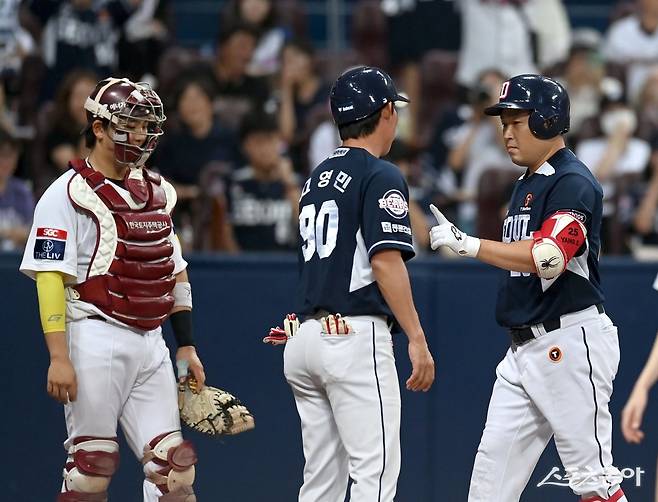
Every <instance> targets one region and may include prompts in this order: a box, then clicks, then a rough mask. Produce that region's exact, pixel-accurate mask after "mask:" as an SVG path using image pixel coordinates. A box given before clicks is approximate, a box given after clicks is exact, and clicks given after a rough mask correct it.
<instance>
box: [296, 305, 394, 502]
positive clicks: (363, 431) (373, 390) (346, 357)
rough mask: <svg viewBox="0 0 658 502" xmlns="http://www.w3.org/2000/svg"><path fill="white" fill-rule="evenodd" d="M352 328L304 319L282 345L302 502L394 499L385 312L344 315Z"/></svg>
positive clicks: (390, 348) (390, 361)
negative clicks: (300, 446)
mask: <svg viewBox="0 0 658 502" xmlns="http://www.w3.org/2000/svg"><path fill="white" fill-rule="evenodd" d="M345 319H346V320H347V322H348V323H349V324H350V325H351V326H352V328H353V330H354V333H353V334H348V335H327V334H323V333H322V327H321V325H320V322H319V321H317V320H307V321H305V322H304V323H303V324H302V325H301V326H300V328H299V330H298V331H297V334H296V335H295V336H294V337H292V338H290V339H289V340H288V342H287V344H286V348H285V353H284V371H285V375H286V379H287V380H288V383H289V384H290V386H291V387H292V390H293V394H294V396H295V402H296V404H297V411H298V412H299V417H300V418H301V423H302V440H303V443H304V457H305V459H306V465H305V466H304V484H303V485H302V487H301V489H300V491H299V502H343V500H344V499H345V493H346V490H347V484H348V478H352V480H353V484H352V487H351V491H350V500H351V502H391V501H392V500H393V498H394V497H395V491H396V485H397V479H398V474H399V472H400V388H399V384H398V376H397V371H396V368H395V359H394V357H393V344H392V340H391V333H390V331H389V329H388V327H387V325H386V322H385V320H384V319H383V318H382V317H376V316H354V317H345Z"/></svg>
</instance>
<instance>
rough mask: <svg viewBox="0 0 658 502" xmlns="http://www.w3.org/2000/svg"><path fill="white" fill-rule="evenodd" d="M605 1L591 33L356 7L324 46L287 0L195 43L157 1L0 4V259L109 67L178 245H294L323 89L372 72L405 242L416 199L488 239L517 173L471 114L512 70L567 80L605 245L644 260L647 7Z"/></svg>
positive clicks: (381, 3) (516, 0)
mask: <svg viewBox="0 0 658 502" xmlns="http://www.w3.org/2000/svg"><path fill="white" fill-rule="evenodd" d="M602 3H603V2H602ZM608 3H609V16H608V17H609V25H608V27H607V30H605V32H600V31H597V30H595V29H593V28H590V27H582V26H581V27H574V26H572V23H571V21H570V19H569V16H568V12H567V9H566V7H565V5H564V3H563V2H561V1H560V0H487V1H485V0H460V1H445V0H441V1H430V2H427V1H425V2H415V1H409V0H356V1H352V2H348V6H349V8H350V9H351V13H350V16H349V24H348V25H349V29H348V30H347V33H348V38H349V40H348V42H347V43H346V45H347V46H348V48H347V49H345V50H343V51H341V52H340V53H336V52H335V51H331V50H328V49H321V50H320V49H318V48H317V47H314V44H313V43H312V41H311V40H312V39H311V38H310V34H309V27H308V24H309V23H308V22H307V13H306V11H305V2H304V1H303V0H228V1H226V2H223V3H222V12H221V15H220V16H219V18H218V19H217V20H216V23H217V26H218V33H219V36H218V38H217V40H216V41H214V42H213V46H212V50H210V51H207V50H206V51H204V50H198V48H190V47H185V46H183V45H181V44H180V43H178V41H177V40H176V16H175V14H174V12H175V9H174V7H175V4H174V2H172V1H171V0H100V1H99V0H23V1H21V0H5V1H3V2H0V250H4V251H11V250H20V249H22V247H23V246H24V243H25V241H26V238H27V233H28V229H29V227H30V223H31V215H32V211H33V208H34V204H35V200H38V198H39V196H40V194H42V193H43V191H44V190H45V188H46V187H47V186H48V185H49V184H50V183H51V182H52V181H53V180H54V179H56V178H57V177H58V176H59V175H60V174H61V173H62V172H63V171H65V170H66V169H67V168H68V167H67V165H68V161H69V160H70V159H72V158H75V157H85V156H86V154H87V151H86V147H85V144H84V138H83V136H81V134H80V132H81V130H82V129H83V128H84V126H85V124H86V120H87V119H86V116H85V112H84V109H83V104H84V101H85V99H86V97H87V96H88V95H89V93H90V92H91V90H92V89H93V87H94V85H95V84H96V82H97V81H98V80H99V79H101V78H103V77H106V76H109V75H113V76H125V77H128V78H130V79H132V80H135V81H148V82H150V83H151V84H152V85H153V86H154V87H155V89H156V90H157V91H158V93H159V94H160V96H161V97H162V99H163V102H164V104H165V111H166V114H167V121H166V123H165V131H166V132H165V135H164V136H163V137H162V139H161V141H160V144H159V146H158V149H157V150H156V153H155V155H154V156H152V158H151V159H150V161H149V164H150V165H149V167H150V168H152V169H155V170H157V171H159V172H161V173H162V174H163V175H164V176H166V177H167V178H168V179H170V180H171V181H172V182H173V183H174V184H175V186H176V189H177V192H178V197H179V204H178V206H177V208H178V209H177V211H176V213H175V224H176V225H177V233H178V235H179V236H180V237H181V240H182V244H183V246H184V248H185V249H186V250H187V251H224V252H241V251H286V250H292V249H294V244H295V242H296V238H297V237H296V230H295V228H296V220H297V201H298V199H299V190H300V184H301V183H303V181H304V179H305V178H306V176H307V175H308V173H309V172H310V170H312V169H313V167H314V166H315V165H317V164H318V163H319V162H320V161H322V160H323V159H324V158H325V157H326V156H328V155H329V154H330V153H331V152H332V151H333V149H334V148H335V147H336V146H337V145H338V144H339V139H338V136H337V131H336V130H335V128H334V126H333V123H332V121H331V114H330V111H329V106H328V94H329V85H330V82H331V81H333V80H334V79H335V77H336V76H337V75H338V74H339V73H340V72H341V71H342V70H343V69H345V68H347V67H349V66H352V65H356V64H370V65H376V66H380V67H383V68H385V69H387V70H388V71H390V72H391V73H392V74H393V75H395V76H396V80H397V82H398V87H399V88H401V89H402V90H403V91H404V92H405V93H406V94H407V95H408V96H409V97H410V98H411V104H410V105H409V106H406V107H404V108H400V109H399V114H400V127H399V138H398V139H397V140H396V142H395V143H394V145H393V148H392V149H391V152H390V154H389V158H390V160H391V161H393V162H394V163H395V164H396V165H398V166H399V167H400V169H402V170H403V172H404V173H405V175H406V177H407V179H408V182H409V185H410V188H411V198H412V200H411V201H410V213H411V216H412V225H413V227H414V228H413V230H414V233H415V237H416V247H417V248H418V251H421V252H422V251H424V250H427V249H428V240H429V239H428V235H427V231H428V228H429V223H431V220H430V217H431V215H430V214H428V210H427V208H428V205H429V203H434V204H435V205H437V206H438V207H440V208H441V210H442V211H443V212H444V213H445V214H446V216H447V217H448V218H450V219H451V220H452V221H455V222H456V223H457V224H458V225H459V226H460V228H462V229H464V230H465V231H467V232H469V233H475V234H478V235H480V236H482V237H486V238H493V239H499V238H500V228H501V222H502V218H503V216H504V213H505V211H506V208H505V201H506V200H508V198H509V195H510V191H511V186H512V184H513V182H514V180H516V179H517V178H518V177H519V176H520V174H521V172H520V169H519V168H518V167H517V166H514V165H513V164H511V162H510V160H509V157H508V156H507V154H506V152H505V149H504V146H503V143H502V134H501V126H500V121H499V119H498V118H497V117H496V118H493V117H485V116H484V115H483V113H482V110H483V109H484V108H485V107H486V106H488V105H490V104H491V103H493V102H495V101H497V98H498V92H499V89H500V86H501V84H502V83H503V82H504V81H505V80H506V79H507V78H508V77H509V76H512V75H515V74H519V73H526V72H527V73H532V72H541V73H544V74H546V75H550V76H553V77H555V78H557V79H558V80H559V81H560V82H562V83H563V84H564V85H565V87H566V88H567V90H568V92H569V94H570V96H571V130H570V132H569V134H568V136H567V140H568V143H569V146H570V148H571V149H572V150H574V151H575V152H576V154H577V155H578V156H579V157H580V158H581V159H582V160H583V161H584V162H585V163H586V164H587V165H588V166H589V167H590V168H591V169H592V171H593V172H594V173H595V175H596V176H597V177H598V178H599V180H600V181H601V183H602V185H603V187H604V193H605V207H604V229H603V232H604V235H603V252H604V253H605V254H632V255H634V256H635V257H637V258H639V259H651V258H655V259H658V211H657V207H658V0H637V1H635V2H633V1H624V2H615V1H610V2H608Z"/></svg>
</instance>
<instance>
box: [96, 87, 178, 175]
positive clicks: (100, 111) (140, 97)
mask: <svg viewBox="0 0 658 502" xmlns="http://www.w3.org/2000/svg"><path fill="white" fill-rule="evenodd" d="M85 110H86V111H87V122H88V125H87V127H91V125H92V124H93V123H94V121H95V120H103V119H104V120H106V121H107V122H109V131H110V137H111V138H112V141H113V142H114V157H115V159H116V161H117V162H118V163H120V164H122V165H125V166H128V167H141V166H143V165H144V163H145V162H146V160H147V159H148V158H149V156H150V155H151V153H152V152H153V150H155V147H156V146H157V144H158V137H159V136H160V135H162V132H163V131H162V123H163V122H164V121H165V120H166V119H167V118H166V117H165V114H164V108H163V106H162V100H161V99H160V96H158V94H157V93H156V92H155V91H154V90H153V89H152V88H151V86H150V84H148V83H146V82H137V83H135V82H131V81H130V80H128V79H127V78H121V79H118V78H107V79H105V80H101V81H100V82H99V83H98V84H97V85H96V88H95V89H94V90H93V91H92V93H91V94H90V96H89V97H88V98H87V100H86V101H85ZM142 136H143V137H144V139H143V141H136V138H141V137H142ZM131 139H132V141H131Z"/></svg>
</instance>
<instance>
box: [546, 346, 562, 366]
mask: <svg viewBox="0 0 658 502" xmlns="http://www.w3.org/2000/svg"><path fill="white" fill-rule="evenodd" d="M548 358H549V359H550V360H551V361H553V362H554V363H559V362H560V361H561V360H562V351H561V350H560V347H551V348H550V350H549V351H548Z"/></svg>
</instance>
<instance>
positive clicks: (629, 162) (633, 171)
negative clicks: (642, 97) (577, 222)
mask: <svg viewBox="0 0 658 502" xmlns="http://www.w3.org/2000/svg"><path fill="white" fill-rule="evenodd" d="M620 86H621V84H619V87H620ZM605 91H606V92H607V93H608V94H607V95H605V96H604V98H603V100H602V103H601V118H600V128H601V135H600V136H598V137H595V138H592V139H586V140H583V141H581V142H580V143H579V145H578V148H577V149H576V155H577V156H578V158H579V159H580V160H582V161H583V163H584V164H585V165H587V166H588V167H589V168H590V169H591V170H592V172H593V173H594V175H595V176H596V177H597V179H598V180H599V182H600V183H601V186H602V187H603V230H602V236H603V244H604V248H605V247H606V246H605V244H606V242H605V240H606V239H605V236H606V234H607V233H608V232H609V231H610V229H611V224H612V221H613V218H614V217H615V210H616V209H617V207H616V206H615V199H617V200H618V199H619V198H620V197H621V196H622V195H624V194H621V193H620V194H617V193H616V189H617V187H616V186H615V185H616V182H618V181H619V180H620V179H621V178H624V177H626V178H629V177H638V178H639V177H640V176H641V174H642V173H643V172H644V169H645V168H646V167H647V165H648V163H649V160H650V157H651V146H650V145H649V143H648V142H647V141H645V140H643V139H640V138H638V137H637V136H636V135H635V131H636V128H637V116H636V115H635V111H634V110H633V109H632V108H631V107H629V106H628V105H627V104H626V103H625V101H624V99H623V93H622V92H620V91H619V90H614V89H612V88H608V89H605Z"/></svg>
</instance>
